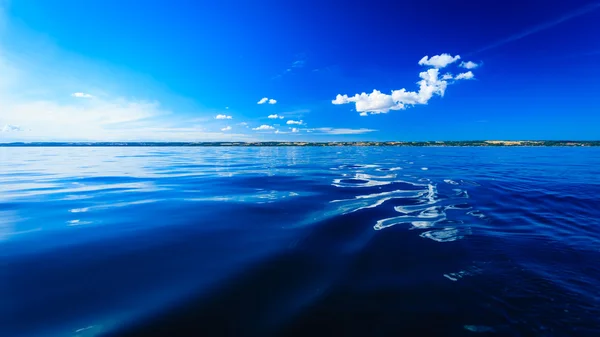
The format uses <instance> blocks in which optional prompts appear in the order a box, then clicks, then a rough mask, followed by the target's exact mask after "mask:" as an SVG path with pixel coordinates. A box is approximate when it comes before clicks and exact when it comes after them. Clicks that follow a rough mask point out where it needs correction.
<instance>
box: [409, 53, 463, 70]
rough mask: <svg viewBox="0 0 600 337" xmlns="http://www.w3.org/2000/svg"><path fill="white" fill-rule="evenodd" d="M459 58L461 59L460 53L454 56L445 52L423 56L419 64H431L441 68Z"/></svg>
mask: <svg viewBox="0 0 600 337" xmlns="http://www.w3.org/2000/svg"><path fill="white" fill-rule="evenodd" d="M458 60H460V55H456V56H452V55H450V54H445V53H444V54H442V55H435V56H432V57H431V58H429V57H428V56H423V58H422V59H421V60H420V61H419V65H422V66H431V67H434V68H437V69H440V68H444V67H445V66H447V65H449V64H451V63H454V62H456V61H458Z"/></svg>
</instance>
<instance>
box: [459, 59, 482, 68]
mask: <svg viewBox="0 0 600 337" xmlns="http://www.w3.org/2000/svg"><path fill="white" fill-rule="evenodd" d="M458 66H459V67H461V68H466V69H475V68H477V67H479V64H477V63H475V62H472V61H468V62H461V63H460V64H459V65H458Z"/></svg>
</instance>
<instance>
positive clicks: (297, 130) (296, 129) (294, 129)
mask: <svg viewBox="0 0 600 337" xmlns="http://www.w3.org/2000/svg"><path fill="white" fill-rule="evenodd" d="M292 132H293V133H296V132H300V130H299V129H298V128H292Z"/></svg>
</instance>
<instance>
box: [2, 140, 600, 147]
mask: <svg viewBox="0 0 600 337" xmlns="http://www.w3.org/2000/svg"><path fill="white" fill-rule="evenodd" d="M274 146H279V147H282V146H283V147H287V146H296V147H297V146H305V147H336V146H367V147H368V146H371V147H374V146H398V147H578V146H579V147H590V146H600V141H570V140H565V141H561V140H541V141H525V140H523V141H502V140H482V141H430V142H397V141H387V142H375V141H373V142H14V143H0V147H274Z"/></svg>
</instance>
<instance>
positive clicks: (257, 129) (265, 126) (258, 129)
mask: <svg viewBox="0 0 600 337" xmlns="http://www.w3.org/2000/svg"><path fill="white" fill-rule="evenodd" d="M273 129H275V128H274V127H272V126H270V125H266V124H263V125H261V126H259V127H257V128H252V130H254V131H261V130H273Z"/></svg>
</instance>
